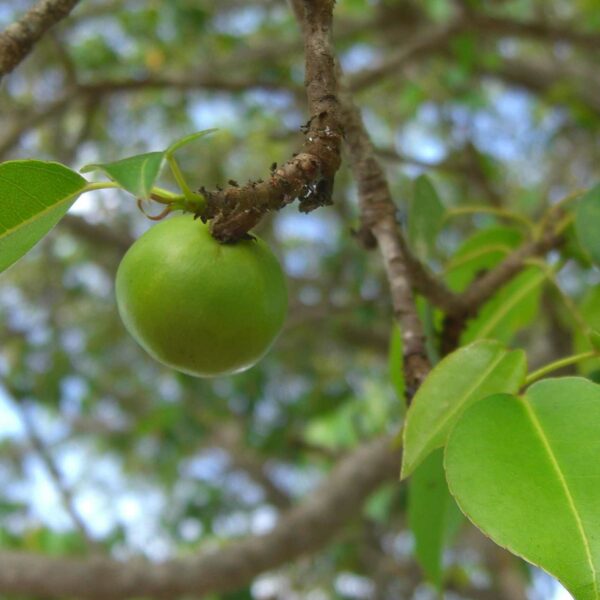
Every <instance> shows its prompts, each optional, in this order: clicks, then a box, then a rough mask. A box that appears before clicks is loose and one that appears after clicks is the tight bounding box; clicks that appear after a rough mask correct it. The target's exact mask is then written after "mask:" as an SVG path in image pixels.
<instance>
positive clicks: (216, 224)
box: [198, 0, 343, 242]
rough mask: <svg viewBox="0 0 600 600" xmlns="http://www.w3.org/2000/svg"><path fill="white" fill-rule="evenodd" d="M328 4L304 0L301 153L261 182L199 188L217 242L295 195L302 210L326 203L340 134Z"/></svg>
mask: <svg viewBox="0 0 600 600" xmlns="http://www.w3.org/2000/svg"><path fill="white" fill-rule="evenodd" d="M333 5H334V2H333V0H305V1H304V11H303V18H304V21H303V27H302V29H303V33H304V53H305V59H306V75H305V87H306V95H307V99H308V107H309V110H310V115H311V118H310V121H309V122H308V123H307V125H306V128H305V129H306V131H305V141H304V144H303V146H302V149H301V151H300V153H298V154H297V155H295V156H293V157H292V159H291V160H289V161H288V162H286V163H285V164H284V165H283V166H281V167H280V168H277V166H276V165H274V167H273V169H272V171H271V175H270V177H269V178H268V179H267V180H266V181H263V180H260V179H259V180H257V181H251V182H249V183H248V184H247V185H244V186H242V187H237V186H230V187H228V188H227V189H224V190H216V191H208V190H206V189H202V190H201V191H202V193H203V194H204V196H205V197H206V200H207V208H206V210H204V211H203V212H202V213H201V214H199V215H198V216H200V217H201V218H202V220H204V221H207V220H210V221H211V228H212V233H213V235H214V236H215V238H217V239H218V240H220V241H222V242H232V241H236V240H238V239H240V238H242V237H244V235H246V234H247V233H248V231H250V229H252V227H254V226H255V225H256V224H257V223H258V222H259V221H260V219H261V217H262V216H263V215H264V214H265V213H267V212H269V211H271V210H279V209H280V208H283V207H284V206H285V205H286V204H289V203H291V202H293V201H294V200H295V199H296V198H299V200H300V210H301V211H302V212H309V211H311V210H314V209H315V208H318V207H319V206H324V205H327V204H331V194H332V191H333V180H334V176H335V173H336V171H337V170H338V168H339V166H340V151H341V143H342V136H343V131H342V126H341V121H340V115H339V102H338V97H337V80H336V76H335V56H334V51H333V47H332V44H331V27H332V18H333V17H332V13H333Z"/></svg>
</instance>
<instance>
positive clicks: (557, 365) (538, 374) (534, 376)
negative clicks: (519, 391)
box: [523, 350, 599, 387]
mask: <svg viewBox="0 0 600 600" xmlns="http://www.w3.org/2000/svg"><path fill="white" fill-rule="evenodd" d="M598 355H599V354H598V352H597V351H596V350H590V351H589V352H582V353H580V354H574V355H573V356H567V358H561V359H560V360H556V361H554V362H551V363H549V364H547V365H545V366H543V367H540V368H539V369H538V370H537V371H534V372H533V373H530V374H529V375H528V376H527V377H526V378H525V383H524V384H523V386H524V387H526V386H528V385H531V384H532V383H533V382H534V381H537V380H538V379H541V378H542V377H544V375H547V374H548V373H551V372H552V371H556V370H557V369H561V368H562V367H568V366H569V365H574V364H575V363H578V362H580V361H582V360H586V359H587V358H594V357H595V356H598Z"/></svg>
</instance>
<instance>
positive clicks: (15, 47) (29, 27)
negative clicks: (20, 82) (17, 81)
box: [0, 0, 79, 78]
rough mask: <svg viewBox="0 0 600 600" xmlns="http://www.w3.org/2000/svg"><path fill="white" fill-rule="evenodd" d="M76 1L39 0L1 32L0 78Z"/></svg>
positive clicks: (24, 55) (16, 63)
mask: <svg viewBox="0 0 600 600" xmlns="http://www.w3.org/2000/svg"><path fill="white" fill-rule="evenodd" d="M78 2H79V0H40V2H38V3H37V4H36V5H35V6H34V7H33V8H31V9H30V10H28V11H27V12H26V13H25V14H24V15H23V16H22V17H21V18H20V19H19V20H18V21H16V22H15V23H13V24H12V25H9V26H8V27H7V28H6V29H5V30H4V31H3V32H2V33H0V78H1V77H2V76H3V75H6V74H7V73H10V72H11V71H12V70H13V69H14V68H15V67H16V66H17V65H18V64H19V63H20V62H21V61H22V60H23V59H24V58H25V57H26V56H27V55H28V54H29V53H30V52H31V50H32V48H33V46H34V45H35V43H36V42H37V41H38V40H39V39H40V38H41V37H42V36H43V35H44V33H46V31H48V29H50V27H52V26H53V25H55V24H56V23H58V22H59V21H60V20H61V19H64V18H65V17H66V16H67V15H68V14H69V13H70V12H71V11H72V10H73V8H75V5H76V4H77V3H78Z"/></svg>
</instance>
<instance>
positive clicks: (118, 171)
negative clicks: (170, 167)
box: [81, 152, 165, 198]
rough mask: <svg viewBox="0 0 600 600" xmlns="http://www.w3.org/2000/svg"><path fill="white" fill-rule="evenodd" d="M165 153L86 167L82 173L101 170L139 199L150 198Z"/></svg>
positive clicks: (131, 157) (141, 155) (148, 154)
mask: <svg viewBox="0 0 600 600" xmlns="http://www.w3.org/2000/svg"><path fill="white" fill-rule="evenodd" d="M164 156H165V153H164V152H147V153H146V154H138V155H136V156H130V157H128V158H123V159H121V160H117V161H115V162H110V163H97V164H91V165H86V166H85V167H83V168H82V169H81V172H82V173H88V172H90V171H96V170H100V171H103V172H104V173H106V175H108V176H109V177H110V178H111V179H112V180H113V181H116V182H117V183H118V184H119V185H120V186H121V187H122V188H123V189H125V190H127V191H128V192H130V193H131V194H133V195H134V196H136V197H138V198H148V197H149V196H150V192H151V191H152V187H153V186H154V182H155V181H156V179H157V178H158V174H159V172H160V168H161V166H162V162H163V158H164Z"/></svg>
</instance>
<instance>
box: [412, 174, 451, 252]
mask: <svg viewBox="0 0 600 600" xmlns="http://www.w3.org/2000/svg"><path fill="white" fill-rule="evenodd" d="M445 212H446V209H445V208H444V205H443V204H442V202H441V201H440V198H439V196H438V194H437V192H436V191H435V188H434V187H433V184H432V183H431V181H430V180H429V178H428V177H427V176H426V175H420V176H419V177H417V179H416V180H415V187H414V194H413V197H412V199H411V202H410V207H409V213H408V214H409V220H408V239H409V241H410V245H411V247H412V249H413V250H414V252H415V254H417V256H419V257H420V258H422V259H426V258H429V257H430V256H431V254H432V253H433V251H434V250H435V241H436V238H437V235H438V232H439V230H440V228H441V226H442V221H443V218H444V213H445Z"/></svg>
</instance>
